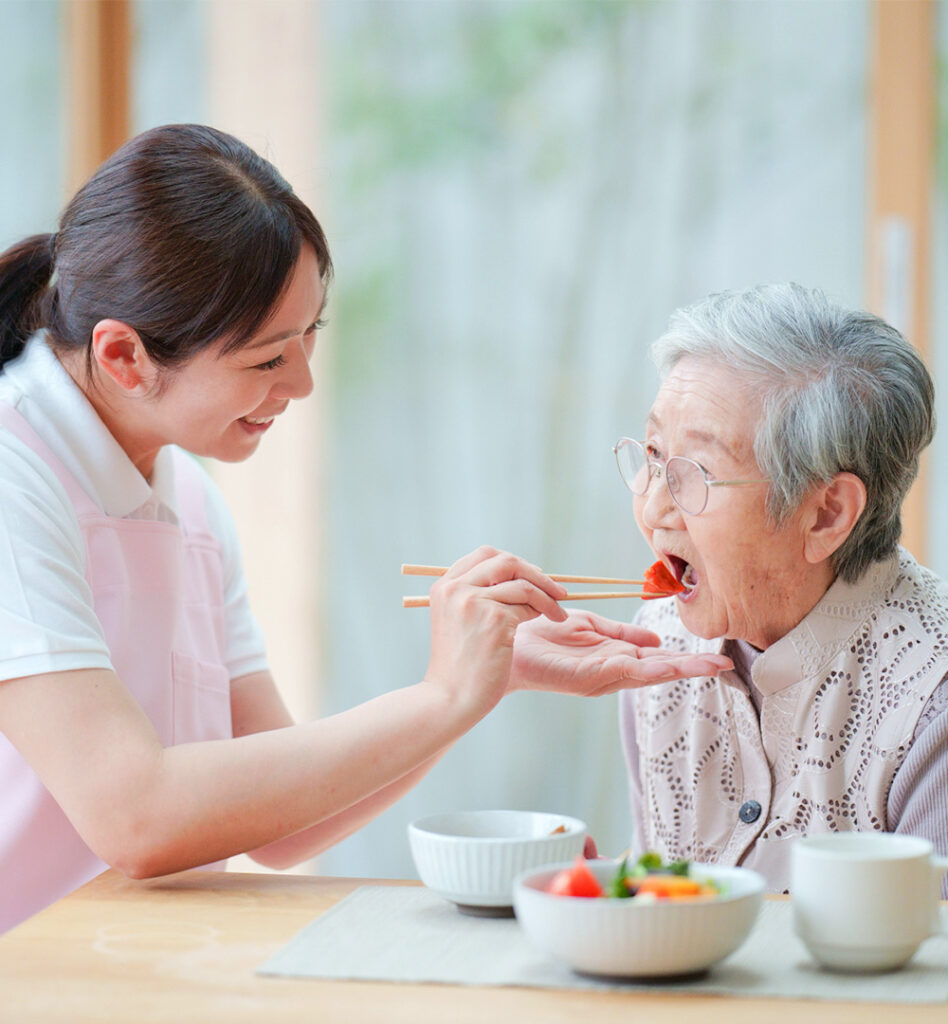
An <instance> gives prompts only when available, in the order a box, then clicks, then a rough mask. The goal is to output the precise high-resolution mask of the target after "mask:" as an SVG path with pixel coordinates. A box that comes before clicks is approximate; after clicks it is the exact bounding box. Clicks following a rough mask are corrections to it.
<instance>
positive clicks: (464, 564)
mask: <svg viewBox="0 0 948 1024" xmlns="http://www.w3.org/2000/svg"><path fill="white" fill-rule="evenodd" d="M497 554H498V551H497V548H492V547H491V546H490V545H489V544H482V545H481V546H480V547H479V548H477V549H476V550H475V551H472V552H470V553H469V554H467V555H464V557H463V558H459V559H458V560H457V561H456V562H455V563H454V564H453V565H452V566H451V567H450V568H449V569H448V570H447V572H446V573H445V574H444V576H443V577H441V578H442V579H454V578H456V577H458V576H463V575H464V573H466V572H469V571H470V570H471V569H473V568H474V566H475V565H478V564H479V563H481V562H484V561H486V560H487V559H488V558H493V557H494V556H495V555H497Z"/></svg>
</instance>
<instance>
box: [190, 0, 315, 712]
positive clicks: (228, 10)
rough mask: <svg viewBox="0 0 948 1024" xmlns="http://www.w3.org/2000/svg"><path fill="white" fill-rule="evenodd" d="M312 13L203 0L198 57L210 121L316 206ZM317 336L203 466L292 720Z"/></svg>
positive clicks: (311, 573) (289, 3) (307, 579)
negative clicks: (256, 440)
mask: <svg viewBox="0 0 948 1024" xmlns="http://www.w3.org/2000/svg"><path fill="white" fill-rule="evenodd" d="M318 15H319V4H318V3H313V0H281V2H280V3H272V2H268V0H213V2H212V4H211V6H210V33H209V46H210V53H209V67H210V94H211V104H210V108H211V114H212V121H211V123H212V124H213V125H214V126H215V127H217V128H220V129H222V130H223V131H227V132H230V133H232V134H233V135H236V136H237V137H238V138H239V139H242V140H243V141H244V142H246V143H247V144H248V145H250V146H252V147H253V148H254V149H255V150H256V151H257V152H258V153H260V155H261V156H264V157H266V158H267V159H268V160H271V161H272V162H273V163H274V164H275V165H276V167H277V169H278V170H279V171H280V172H281V174H282V175H283V176H284V177H285V178H286V179H287V181H289V183H290V184H291V185H292V186H293V189H294V191H295V192H296V193H297V194H298V195H299V196H300V198H302V199H303V201H304V202H306V203H307V204H308V205H309V206H310V207H311V208H312V209H313V211H314V212H315V214H316V216H317V217H321V212H322V211H321V209H320V205H321V204H320V203H319V202H318V195H319V191H320V187H319V186H320V182H319V180H318V174H317V168H319V167H320V166H321V161H320V158H319V150H318V142H319V135H320V127H319V122H320V112H319V111H320V106H319V102H320V97H319V80H318V77H317V68H318V67H319V65H320V59H319V56H318V54H317V53H316V52H315V51H316V47H317V46H318V34H317V27H318ZM255 68H256V69H263V70H259V71H257V72H254V70H253V69H255ZM326 344H327V337H326V336H325V335H323V334H321V335H320V337H319V340H318V342H317V345H316V353H315V354H314V356H313V360H312V367H313V377H314V380H315V392H314V393H313V394H312V395H310V396H309V397H308V398H306V399H305V400H303V401H298V402H292V403H290V407H289V409H288V410H287V412H286V413H284V414H283V415H282V416H280V418H279V420H278V421H277V423H276V424H275V425H274V426H273V429H272V430H271V431H270V433H269V434H268V435H267V436H266V437H265V438H264V439H263V441H262V442H261V444H260V450H259V451H257V452H256V453H255V454H254V456H253V458H251V459H248V460H247V461H246V462H243V463H240V464H237V465H227V464H224V463H220V462H214V463H212V464H211V465H210V467H209V468H210V469H211V472H212V473H213V474H214V478H215V480H216V481H217V482H218V484H219V485H220V487H221V490H222V491H223V493H224V495H225V497H226V498H227V502H228V505H229V507H230V509H231V511H232V512H233V515H234V520H235V522H236V524H237V529H238V533H239V534H240V538H241V544H242V547H243V554H244V566H245V570H246V574H247V580H248V584H249V587H250V597H251V601H252V604H253V608H254V612H255V613H256V615H257V617H258V619H259V620H260V624H261V626H262V628H263V632H264V635H265V636H266V639H267V652H268V658H269V660H270V665H271V668H272V670H273V675H274V678H275V679H276V681H277V685H278V686H279V688H280V691H281V693H282V694H283V697H284V699H285V700H286V703H287V706H288V707H289V709H290V711H291V712H292V713H293V715H294V717H295V718H296V719H297V720H298V721H299V720H305V719H308V718H312V717H314V716H315V714H316V713H317V705H318V679H319V669H320V664H321V659H320V644H319V641H320V634H321V617H322V616H321V608H320V603H319V599H320V586H319V581H320V579H321V577H322V574H321V572H320V562H321V560H322V556H321V550H320V530H321V528H322V520H323V516H322V515H321V514H320V504H319V492H320V477H321V465H322V460H321V437H322V436H323V429H322V414H321V411H320V410H321V406H322V404H323V401H324V398H323V395H322V394H321V382H322V381H324V380H325V378H326V373H325V371H324V370H323V369H322V368H321V367H322V366H323V365H324V360H325V358H326Z"/></svg>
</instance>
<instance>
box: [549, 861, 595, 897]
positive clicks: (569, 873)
mask: <svg viewBox="0 0 948 1024" xmlns="http://www.w3.org/2000/svg"><path fill="white" fill-rule="evenodd" d="M547 892H551V893H553V895H554V896H582V897H585V898H586V899H592V898H595V897H596V896H601V895H602V886H601V885H600V884H599V882H598V881H596V876H595V875H594V874H593V873H592V871H590V870H589V865H588V864H587V863H586V860H585V858H584V857H583V856H582V854H580V856H578V857H577V858H576V861H575V863H574V864H573V866H572V867H571V868H565V869H564V870H563V871H559V872H557V874H555V875H554V876H553V880H552V881H551V882H550V885H549V887H548V889H547Z"/></svg>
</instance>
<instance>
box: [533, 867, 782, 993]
mask: <svg viewBox="0 0 948 1024" xmlns="http://www.w3.org/2000/svg"><path fill="white" fill-rule="evenodd" d="M589 866H590V868H591V870H592V872H593V874H594V875H595V876H596V878H597V880H598V881H599V883H600V884H601V885H602V886H603V887H605V886H606V885H607V884H608V883H609V881H611V880H612V879H613V878H614V877H615V874H616V872H617V871H618V862H616V861H607V860H599V861H590V862H589ZM566 867H569V863H563V864H559V865H555V866H549V867H546V868H543V869H542V870H540V871H528V872H526V873H525V874H523V875H521V876H520V877H518V878H517V880H516V881H515V883H514V909H515V911H516V914H517V920H518V921H519V923H520V926H521V927H522V928H523V930H524V932H525V933H526V934H527V936H528V937H529V938H530V940H531V941H532V942H533V943H534V944H535V945H536V946H538V947H539V948H540V949H543V950H545V951H546V952H548V953H552V954H553V956H555V957H558V958H559V959H561V960H565V961H566V963H567V964H569V965H570V967H572V968H573V969H574V970H576V971H582V972H584V973H587V974H604V975H612V976H618V977H661V976H663V975H671V974H695V973H698V972H699V971H705V970H707V969H708V968H709V967H711V966H712V965H713V964H716V963H717V962H718V961H719V960H723V959H724V957H726V956H727V955H728V954H729V953H733V952H734V950H736V949H737V947H738V946H740V944H741V943H742V942H743V941H744V940H745V939H746V938H747V936H748V934H749V933H750V930H751V928H752V927H753V924H754V921H755V920H756V918H757V913H758V911H759V910H760V904H761V900H762V898H763V892H764V880H763V878H762V877H761V876H760V875H758V874H757V872H756V871H750V870H748V869H747V868H728V867H719V866H717V865H714V864H693V865H692V866H691V872H690V873H691V875H692V876H694V877H696V878H708V879H712V880H713V881H715V882H717V883H718V884H720V885H722V886H723V887H725V894H724V895H721V896H718V897H715V898H713V899H708V900H695V901H690V900H658V901H656V902H650V903H646V902H641V903H640V902H638V901H637V900H635V899H634V898H633V899H627V900H624V899H610V898H602V899H584V898H581V897H576V896H553V895H552V894H550V893H548V892H545V891H544V890H545V889H546V887H547V886H548V885H549V883H550V880H551V879H552V878H553V876H554V875H555V874H556V872H557V871H559V870H561V869H563V868H566Z"/></svg>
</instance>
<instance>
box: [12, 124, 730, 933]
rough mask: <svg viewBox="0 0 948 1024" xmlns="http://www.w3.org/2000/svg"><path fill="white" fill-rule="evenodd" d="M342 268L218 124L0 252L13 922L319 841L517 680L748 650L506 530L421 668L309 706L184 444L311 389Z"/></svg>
mask: <svg viewBox="0 0 948 1024" xmlns="http://www.w3.org/2000/svg"><path fill="white" fill-rule="evenodd" d="M330 274H331V263H330V257H329V251H328V248H327V245H326V240H325V238H324V236H323V232H322V230H321V228H320V226H319V224H318V223H317V221H316V220H315V218H314V217H313V215H312V213H311V212H310V211H309V210H308V209H307V208H306V206H305V205H304V204H303V203H302V202H301V201H300V200H299V199H298V198H297V197H296V196H295V195H294V193H293V191H292V189H291V188H290V187H289V186H288V185H287V183H286V182H285V181H284V180H283V179H282V178H281V177H280V175H279V174H278V173H277V171H276V170H275V169H274V168H273V167H272V166H271V165H270V164H269V163H267V162H266V161H264V160H262V159H261V158H260V157H259V156H257V155H256V154H255V153H253V152H252V151H251V150H249V149H248V148H247V147H246V146H244V145H243V144H242V143H240V142H239V141H238V140H236V139H234V138H232V137H230V136H227V135H225V134H223V133H221V132H218V131H215V130H213V129H211V128H206V127H202V126H195V125H177V126H167V127H164V128H158V129H155V130H153V131H150V132H146V133H145V134H143V135H141V136H138V137H137V138H135V139H133V140H132V141H131V142H129V143H128V144H127V145H126V146H124V147H123V148H122V149H121V150H119V151H118V152H117V153H116V154H115V155H114V156H113V157H112V158H111V159H110V160H108V161H107V162H106V163H105V164H104V165H103V166H102V167H101V168H100V169H99V170H98V171H97V172H96V174H95V175H94V176H93V178H92V179H91V180H90V181H89V182H88V183H87V184H86V185H85V186H84V187H83V188H82V189H81V190H80V191H79V192H78V193H77V195H76V196H75V197H74V198H73V200H72V201H71V202H70V203H69V205H68V207H67V208H66V210H65V212H64V214H63V217H62V220H61V223H60V225H59V230H58V231H57V232H56V233H55V234H54V235H52V236H50V235H37V236H34V237H32V238H29V239H26V240H25V241H23V242H22V243H20V244H18V245H16V246H14V247H13V248H11V249H9V250H8V251H7V252H6V253H4V254H3V255H2V256H0V365H2V372H0V733H2V735H0V793H2V796H0V877H2V878H3V879H4V884H3V887H2V894H0V929H3V928H6V927H10V926H11V925H13V924H15V923H16V922H17V921H19V920H22V919H23V918H24V917H26V916H28V915H29V914H31V913H33V912H35V911H36V910H38V909H40V908H41V907H43V906H44V905H46V904H48V903H49V902H51V901H53V900H55V899H57V898H58V897H60V896H62V895H64V894H65V893H67V892H69V891H70V890H71V889H72V888H74V887H75V886H77V885H79V884H81V883H82V882H84V881H86V880H87V879H89V878H91V877H92V876H94V875H95V874H97V873H98V872H99V871H101V870H103V869H104V868H105V867H106V866H108V865H113V866H114V867H116V868H118V869H119V870H121V871H123V872H125V873H126V874H128V875H130V876H133V877H144V876H151V875H157V874H164V873H168V872H172V871H177V870H181V869H184V868H188V867H193V866H196V865H205V864H209V863H215V862H219V861H221V860H223V859H224V858H226V857H228V856H230V855H232V854H235V853H238V852H242V851H251V852H252V855H253V856H254V857H255V858H256V859H257V860H259V861H260V862H262V863H264V864H267V865H271V866H278V867H283V866H288V865H292V864H294V863H297V862H299V861H300V860H303V859H305V858H307V857H311V856H313V855H314V854H315V853H317V852H318V851H319V850H321V849H324V848H325V847H327V846H328V845H331V844H332V843H334V842H336V841H338V840H339V839H341V838H343V837H344V836H346V835H348V834H349V833H351V832H352V831H354V830H355V829H357V828H358V827H359V826H360V825H361V824H363V823H364V822H365V821H367V820H368V819H369V818H371V817H372V816H374V815H375V814H378V813H379V812H380V811H381V810H383V809H384V808H385V807H387V806H388V805H390V804H391V803H392V802H393V801H394V800H396V799H397V798H398V796H399V795H400V794H402V793H403V792H405V791H406V790H407V789H408V788H409V787H410V786H411V785H413V784H414V783H415V782H416V781H417V780H418V779H419V778H420V777H421V775H422V774H423V773H424V772H425V771H427V770H428V768H429V767H430V766H431V765H432V764H433V763H434V761H435V760H436V759H437V758H438V756H439V755H440V754H441V753H443V751H444V750H445V749H446V748H447V747H448V746H449V745H450V744H451V743H452V742H453V741H454V740H456V739H457V738H458V737H459V736H461V735H462V734H463V733H464V732H465V731H466V730H467V729H469V728H470V727H471V726H472V725H474V723H476V722H477V721H478V720H479V719H480V718H481V717H482V716H483V715H485V714H486V713H487V712H488V711H489V710H490V709H491V708H492V707H493V706H494V705H495V704H496V703H497V702H498V701H499V700H500V698H501V697H502V696H503V694H504V693H505V692H506V691H508V690H510V689H515V688H530V687H534V688H544V689H558V690H563V691H567V692H574V693H578V694H596V693H605V692H612V691H614V690H617V689H619V688H620V687H622V686H629V685H637V684H640V683H643V682H652V681H658V680H662V679H669V678H674V677H677V676H679V675H683V674H694V673H708V672H713V671H716V670H717V669H718V668H720V667H726V665H727V664H729V663H728V662H727V661H726V659H721V658H718V659H714V658H705V657H699V658H693V657H692V658H686V659H682V658H680V657H677V656H675V655H672V654H669V653H668V652H663V651H660V650H658V649H657V648H656V647H655V645H656V643H657V640H656V638H655V637H654V636H653V635H652V634H649V633H647V632H645V631H642V630H638V629H636V628H634V627H629V626H624V625H619V624H617V623H610V622H608V621H607V620H603V619H600V618H598V617H596V616H591V615H583V614H576V615H572V616H569V617H567V616H566V614H565V613H564V612H563V610H562V609H561V608H560V606H559V605H558V604H557V599H558V598H560V597H561V596H562V594H563V591H562V588H561V587H559V586H558V585H557V584H555V583H553V582H552V581H551V580H549V579H548V578H547V577H546V576H545V575H543V574H542V573H541V572H540V571H539V570H538V569H536V568H535V567H534V566H531V565H529V564H527V563H526V562H523V561H522V560H520V559H517V558H514V557H513V556H511V555H508V554H505V553H501V552H496V551H493V550H491V549H487V548H484V549H480V550H479V551H477V552H474V553H473V554H471V555H469V556H467V557H466V558H464V559H462V560H461V561H459V562H458V563H457V564H456V565H454V566H453V567H452V569H451V570H450V572H449V573H448V574H447V576H446V577H444V578H443V579H442V580H441V581H439V582H438V583H437V584H436V585H435V586H434V588H433V590H432V609H431V617H432V647H431V660H430V662H429V665H428V669H427V672H426V673H425V675H424V678H423V680H422V681H421V682H419V683H418V684H416V685H414V686H410V687H407V688H404V689H401V690H397V691H393V692H391V693H387V694H384V695H382V696H380V697H378V698H376V699H374V700H372V701H369V702H368V703H366V704H364V705H361V706H359V707H356V708H353V709H351V710H349V711H347V712H344V713H342V714H339V715H336V716H334V717H332V718H328V719H325V720H322V721H317V722H313V723H310V724H305V725H293V723H292V721H291V718H290V716H289V714H288V713H287V710H286V708H285V707H284V705H283V703H282V701H281V699H280V697H279V694H278V691H277V689H276V687H275V685H274V682H273V680H272V678H271V676H270V674H269V672H268V670H267V662H266V658H265V655H264V646H263V642H262V638H261V636H260V632H259V629H258V627H257V625H256V623H255V621H254V618H253V616H252V614H251V612H250V609H249V605H248V601H247V593H246V584H245V581H244V577H243V574H242V571H241V562H240V554H239V548H238V543H237V539H236V536H235V531H234V527H233V524H232V522H231V520H230V518H229V516H228V513H227V509H226V508H225V506H224V504H223V502H222V500H221V497H220V495H219V493H218V492H217V491H216V490H215V488H214V486H213V485H212V483H211V482H210V480H209V479H208V477H207V476H206V474H205V473H204V472H203V471H202V470H201V468H200V467H199V465H198V463H197V462H196V461H195V460H194V459H192V458H191V457H190V456H189V455H187V454H185V453H187V452H190V453H193V454H195V455H199V456H207V457H212V458H216V459H222V460H225V461H239V460H242V459H245V458H247V457H248V456H249V455H250V454H252V453H253V451H254V450H255V449H256V447H257V445H258V444H259V443H260V440H261V438H262V436H263V434H264V433H265V432H266V431H267V430H268V429H269V428H270V426H271V424H272V423H273V420H274V418H275V417H276V416H278V415H279V414H280V413H281V412H283V411H284V410H285V409H286V407H287V405H288V404H289V402H290V401H291V400H292V399H296V398H302V397H304V396H305V395H307V394H308V393H309V392H310V391H311V389H312V379H311V376H310V369H309V358H310V356H311V355H312V351H313V347H314V345H315V343H316V335H317V331H318V329H319V327H320V316H321V313H322V310H323V306H324V304H325V298H326V286H327V283H328V281H329V279H330ZM538 617H542V618H538ZM528 620H536V621H534V622H533V623H532V624H531V623H529V621H528ZM522 623H527V624H528V625H530V627H531V628H530V629H528V630H527V631H518V626H519V625H520V624H522ZM515 634H516V635H517V644H516V649H515V645H514V637H515Z"/></svg>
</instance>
